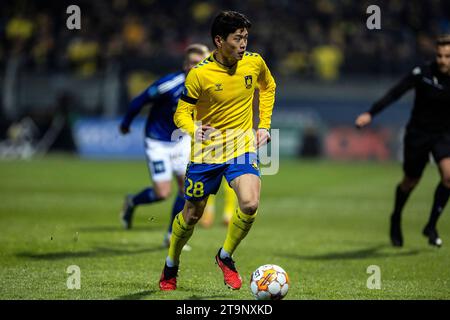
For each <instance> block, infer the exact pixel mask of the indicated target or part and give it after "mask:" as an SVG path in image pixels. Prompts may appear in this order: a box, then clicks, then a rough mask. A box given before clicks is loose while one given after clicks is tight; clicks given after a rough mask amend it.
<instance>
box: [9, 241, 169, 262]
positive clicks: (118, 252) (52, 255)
mask: <svg viewBox="0 0 450 320" xmlns="http://www.w3.org/2000/svg"><path fill="white" fill-rule="evenodd" d="M163 250H167V248H166V247H164V246H162V245H160V246H156V247H153V248H148V247H146V248H139V249H131V250H130V249H119V248H111V247H95V248H93V249H92V250H85V251H63V252H48V253H35V252H19V253H18V254H16V256H17V257H20V258H28V259H34V260H62V259H68V258H102V257H113V256H125V255H136V254H143V253H151V252H156V251H163Z"/></svg>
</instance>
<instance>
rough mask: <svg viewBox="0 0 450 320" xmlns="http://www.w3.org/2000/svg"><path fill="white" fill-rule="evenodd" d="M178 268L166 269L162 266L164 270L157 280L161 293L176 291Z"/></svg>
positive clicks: (165, 266) (166, 267)
mask: <svg viewBox="0 0 450 320" xmlns="http://www.w3.org/2000/svg"><path fill="white" fill-rule="evenodd" d="M177 273H178V266H174V267H168V266H167V265H166V264H164V270H163V272H162V273H161V278H160V279H159V289H161V290H162V291H172V290H176V289H177Z"/></svg>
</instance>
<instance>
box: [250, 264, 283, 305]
mask: <svg viewBox="0 0 450 320" xmlns="http://www.w3.org/2000/svg"><path fill="white" fill-rule="evenodd" d="M250 289H251V290H252V293H253V295H254V296H255V298H256V299H257V300H281V299H283V298H284V297H285V296H286V294H287V292H288V290H289V277H288V275H287V273H286V271H284V270H283V268H281V267H279V266H277V265H274V264H266V265H263V266H261V267H259V268H258V269H256V270H255V272H253V273H252V277H251V280H250Z"/></svg>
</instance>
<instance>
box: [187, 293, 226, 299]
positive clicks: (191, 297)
mask: <svg viewBox="0 0 450 320" xmlns="http://www.w3.org/2000/svg"><path fill="white" fill-rule="evenodd" d="M225 298H227V297H226V296H224V295H213V296H198V295H196V294H194V295H193V296H190V297H189V298H187V300H211V299H221V300H223V299H225Z"/></svg>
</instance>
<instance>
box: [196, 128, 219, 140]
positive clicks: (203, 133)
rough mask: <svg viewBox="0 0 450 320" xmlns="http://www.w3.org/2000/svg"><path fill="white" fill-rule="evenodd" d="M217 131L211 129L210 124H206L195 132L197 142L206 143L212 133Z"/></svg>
mask: <svg viewBox="0 0 450 320" xmlns="http://www.w3.org/2000/svg"><path fill="white" fill-rule="evenodd" d="M215 130H216V129H215V128H213V127H211V126H210V125H209V124H204V125H202V126H201V127H199V128H198V129H197V131H195V140H197V141H205V140H208V139H209V138H210V135H211V133H213V132H214V131H215Z"/></svg>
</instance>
